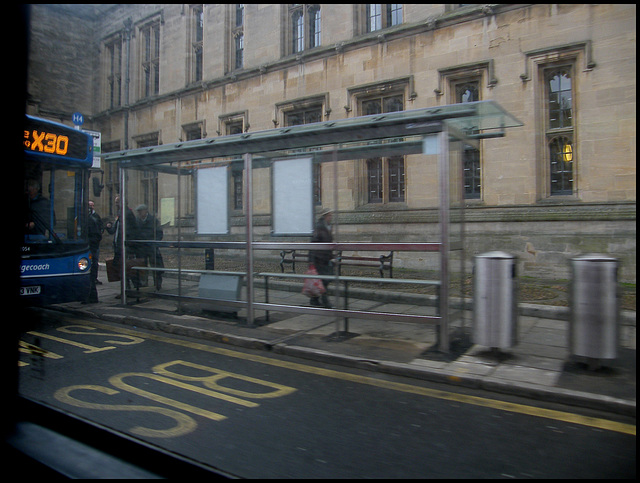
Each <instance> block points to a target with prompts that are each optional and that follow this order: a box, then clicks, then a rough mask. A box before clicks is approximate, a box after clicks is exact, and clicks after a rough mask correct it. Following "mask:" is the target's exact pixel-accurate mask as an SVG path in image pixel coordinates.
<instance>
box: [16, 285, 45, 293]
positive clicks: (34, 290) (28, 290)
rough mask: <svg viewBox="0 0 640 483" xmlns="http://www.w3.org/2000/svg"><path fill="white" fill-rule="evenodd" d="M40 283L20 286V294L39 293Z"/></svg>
mask: <svg viewBox="0 0 640 483" xmlns="http://www.w3.org/2000/svg"><path fill="white" fill-rule="evenodd" d="M40 291H41V287H40V285H34V286H32V287H20V295H40Z"/></svg>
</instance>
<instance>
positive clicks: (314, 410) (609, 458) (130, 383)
mask: <svg viewBox="0 0 640 483" xmlns="http://www.w3.org/2000/svg"><path fill="white" fill-rule="evenodd" d="M21 340H22V348H21V354H20V366H21V367H20V392H21V393H22V394H24V395H26V396H28V397H31V398H34V399H37V400H41V401H43V402H46V403H49V404H51V405H53V406H56V407H58V408H61V409H63V410H65V411H70V412H73V413H74V414H78V415H80V416H82V417H86V418H88V419H91V420H93V421H96V422H98V423H100V424H103V425H106V426H108V427H110V428H113V429H115V430H117V431H120V432H122V433H125V434H127V435H130V436H133V437H135V438H139V439H141V440H143V441H147V442H150V443H152V444H154V445H158V446H160V447H162V448H165V449H167V450H168V451H171V452H175V453H178V454H183V455H187V456H188V457H190V458H192V459H194V460H196V461H200V462H203V463H205V464H207V465H210V466H212V467H215V468H221V469H223V470H224V471H226V472H229V473H231V474H234V475H238V476H241V477H248V478H276V477H279V478H304V477H307V478H355V477H358V478H359V477H362V478H610V477H614V478H615V477H632V478H635V473H636V470H635V468H636V437H635V419H634V420H628V419H627V420H624V419H620V418H619V419H618V420H617V421H616V420H613V418H612V417H611V416H610V415H602V414H595V413H593V412H590V413H585V412H584V411H582V412H580V413H579V412H577V410H576V411H574V410H573V409H572V408H566V407H553V406H551V405H543V406H541V405H540V404H539V403H533V402H531V401H524V400H517V399H514V398H503V397H499V396H497V395H495V394H488V393H479V392H473V391H471V390H466V391H465V390H464V389H457V388H453V387H451V386H438V385H436V384H432V383H428V382H425V381H417V380H413V379H407V378H400V377H395V376H389V375H381V374H374V373H368V372H366V371H358V370H350V369H345V368H342V367H333V366H330V365H327V364H320V363H314V362H309V361H303V360H299V359H294V358H290V357H285V356H280V355H276V354H271V353H267V352H261V351H250V350H245V349H237V348H234V347H231V346H227V345H224V344H215V343H210V342H204V341H198V340H191V339H187V338H181V337H176V336H169V335H166V334H161V333H156V332H150V331H143V330H138V329H135V330H132V329H130V328H125V327H123V326H118V325H115V324H105V323H103V322H98V321H92V320H80V319H76V318H67V319H65V318H62V317H60V318H53V319H47V320H45V321H41V322H40V323H39V324H38V325H34V326H32V327H30V328H29V330H28V332H26V333H25V334H23V336H22V338H21ZM35 348H37V349H35ZM534 404H536V405H534Z"/></svg>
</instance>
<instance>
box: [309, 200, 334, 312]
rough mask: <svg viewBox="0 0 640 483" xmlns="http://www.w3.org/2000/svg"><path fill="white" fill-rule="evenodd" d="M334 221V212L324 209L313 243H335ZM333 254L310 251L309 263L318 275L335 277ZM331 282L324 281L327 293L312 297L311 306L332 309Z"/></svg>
mask: <svg viewBox="0 0 640 483" xmlns="http://www.w3.org/2000/svg"><path fill="white" fill-rule="evenodd" d="M332 219H333V211H332V210H328V209H324V210H322V212H321V213H320V217H319V218H318V221H317V223H316V226H315V229H314V230H313V235H312V236H311V242H312V243H331V242H333V236H332V234H331V220H332ZM332 258H333V252H332V251H331V250H310V251H309V262H310V263H312V264H313V265H314V266H315V267H316V270H317V271H318V275H333V263H332V261H331V260H332ZM330 282H331V281H330V280H322V284H323V285H324V288H325V293H323V294H322V295H321V296H320V297H312V298H311V300H310V303H311V305H322V306H324V307H327V308H331V305H330V304H329V299H328V297H327V292H326V289H327V288H328V287H329V283H330Z"/></svg>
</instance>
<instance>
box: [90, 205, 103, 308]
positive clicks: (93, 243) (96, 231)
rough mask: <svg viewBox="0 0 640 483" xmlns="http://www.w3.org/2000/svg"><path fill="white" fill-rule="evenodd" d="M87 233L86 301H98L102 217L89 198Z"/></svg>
mask: <svg viewBox="0 0 640 483" xmlns="http://www.w3.org/2000/svg"><path fill="white" fill-rule="evenodd" d="M87 224H88V230H87V231H88V235H89V251H90V252H91V279H90V280H91V288H90V290H89V299H88V300H87V302H88V303H97V302H98V291H97V289H96V285H97V284H98V283H99V282H98V259H99V257H100V241H101V240H102V232H103V231H104V227H103V225H102V218H100V215H98V213H96V210H95V204H94V203H93V201H91V200H89V216H88V218H87Z"/></svg>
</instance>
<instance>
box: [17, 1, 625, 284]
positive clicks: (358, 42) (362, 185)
mask: <svg viewBox="0 0 640 483" xmlns="http://www.w3.org/2000/svg"><path fill="white" fill-rule="evenodd" d="M635 18H636V6H635V5H634V4H598V5H589V4H545V5H537V4H486V5H477V4H471V5H463V4H424V5H418V4H224V5H217V4H216V5H210V4H176V5H174V4H157V5H152V4H134V5H128V4H127V5H125V4H107V5H33V6H32V7H31V47H30V59H29V78H28V96H29V97H28V102H27V106H26V110H27V112H28V113H30V114H34V115H39V116H42V117H47V118H52V119H55V120H59V121H63V122H66V123H68V124H71V114H72V113H73V112H76V111H80V112H82V113H83V114H84V115H85V119H86V121H85V125H84V126H83V127H86V128H87V129H91V130H95V131H99V132H101V135H102V150H103V152H111V151H119V150H125V149H133V148H140V147H145V146H154V145H159V144H169V143H176V142H179V141H188V140H193V139H200V138H211V137H217V136H224V135H227V134H235V133H239V132H255V131H261V130H266V129H272V128H274V127H283V126H293V125H297V124H303V123H310V122H317V121H328V120H336V119H344V118H349V117H356V116H362V115H368V114H378V113H385V112H391V111H398V110H409V109H416V108H423V107H437V106H444V105H448V104H454V103H462V102H471V101H479V100H494V101H496V102H497V103H499V104H500V105H501V106H502V107H503V108H505V109H506V110H507V111H508V112H509V113H510V114H512V115H513V116H515V117H516V118H518V119H519V120H520V121H522V122H523V124H524V126H523V127H520V128H516V129H512V130H510V131H509V132H508V134H507V136H506V137H503V138H498V139H491V140H484V141H482V142H481V144H480V148H479V149H478V150H467V151H466V152H465V153H464V160H465V161H464V162H465V179H464V186H465V188H464V189H465V200H466V206H467V209H466V215H465V216H466V233H467V239H466V242H467V244H468V247H467V248H468V256H472V255H473V254H477V253H482V252H485V251H488V250H503V251H507V252H510V253H512V254H514V255H517V257H518V260H519V269H520V273H521V274H522V275H527V276H542V277H556V278H567V277H568V268H569V262H568V261H569V259H570V258H571V257H573V256H576V255H579V254H583V253H590V252H600V253H606V254H610V255H612V256H616V257H619V258H620V260H621V268H620V279H621V280H623V281H631V282H635V276H636V275H635V273H636V272H635V263H636V255H635V250H636V229H635V225H636V161H635V156H636V29H635ZM102 168H103V171H104V173H103V174H102V173H94V176H101V177H102V178H101V179H103V183H104V185H105V190H104V191H103V194H102V196H101V197H100V199H99V200H97V205H98V206H99V207H100V211H101V212H102V213H104V214H105V215H106V216H107V217H108V216H109V215H113V209H114V207H113V198H114V196H115V194H116V193H117V192H118V189H119V187H118V177H117V173H116V169H115V166H103V167H102ZM261 176H262V178H261V179H260V180H256V181H255V182H256V186H257V187H258V188H257V192H256V194H254V203H255V205H254V213H256V214H257V215H260V214H264V215H265V216H264V224H265V226H268V225H269V223H270V221H269V220H268V218H269V216H268V215H269V213H270V203H271V198H270V191H269V190H270V181H269V173H268V172H265V173H262V175H261ZM314 176H315V181H314V183H315V184H314V189H315V192H314V197H315V200H316V203H317V205H318V208H320V207H321V206H327V205H331V204H332V203H333V199H334V197H333V195H332V194H330V193H332V191H331V190H332V189H333V184H332V180H328V179H325V178H326V177H327V174H326V173H323V172H322V171H321V169H317V171H316V172H315V173H314ZM436 180H437V173H436V166H433V165H425V164H424V163H422V164H421V163H416V162H414V161H413V160H412V158H411V156H403V157H390V158H385V157H379V158H372V159H367V160H361V161H358V162H352V163H350V164H348V165H345V166H343V167H341V171H340V176H339V180H338V186H337V187H336V188H337V189H338V191H339V195H338V197H337V199H338V206H337V207H336V206H331V207H332V208H337V209H338V211H339V213H340V217H339V220H340V226H341V228H340V230H341V234H342V236H343V237H350V239H351V240H353V241H370V240H371V241H380V240H381V239H383V238H384V239H385V240H391V241H395V240H402V241H405V240H406V241H423V240H424V238H425V234H427V236H428V234H429V233H433V232H434V230H436V229H437V227H435V225H437V209H436V208H437V203H438V198H437V181H436ZM130 183H131V184H132V185H133V186H135V189H134V193H135V195H134V198H135V200H134V201H133V202H132V203H131V204H136V203H141V202H144V203H146V204H148V205H149V206H150V207H152V210H153V211H155V212H158V213H159V215H160V216H161V217H162V218H163V219H165V220H170V221H169V225H174V224H175V223H177V222H178V221H176V220H179V222H180V223H183V225H185V226H188V225H189V224H190V223H191V226H193V225H194V224H193V217H194V210H195V207H194V203H193V194H192V193H190V192H189V190H188V189H186V190H182V195H181V196H183V197H185V200H183V201H184V202H183V203H180V204H179V205H180V206H181V207H182V212H181V213H178V212H177V211H175V210H177V208H175V206H177V205H176V204H166V205H164V206H165V207H167V206H171V207H172V208H171V209H172V210H174V212H172V213H162V212H161V210H162V208H161V206H162V203H161V200H163V199H173V198H175V196H177V195H176V193H175V187H173V186H172V185H169V184H167V183H165V182H164V180H163V178H162V176H161V175H160V176H158V175H156V174H153V173H145V172H140V173H139V174H138V175H137V177H136V178H135V179H131V180H130ZM229 183H230V185H231V187H230V190H229V191H230V193H231V197H232V198H233V199H231V200H230V203H229V204H230V209H231V217H232V219H234V220H236V222H234V223H232V225H233V226H235V227H238V228H239V229H241V226H242V222H241V219H242V217H243V206H242V196H241V193H242V189H243V184H242V183H243V181H242V173H241V172H233V173H231V175H230V177H229ZM165 209H166V208H165ZM167 232H168V233H171V226H169V227H168V231H165V233H167ZM233 233H234V232H233V227H232V233H231V235H230V236H233ZM193 236H194V237H196V234H194V235H193ZM263 236H265V237H268V230H266V229H265V231H264V234H263ZM394 266H407V267H412V266H420V261H419V260H413V259H410V258H406V259H402V258H400V259H399V260H397V262H396V261H394Z"/></svg>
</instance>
